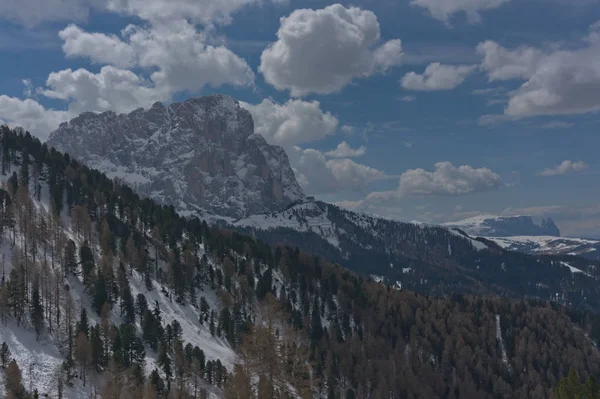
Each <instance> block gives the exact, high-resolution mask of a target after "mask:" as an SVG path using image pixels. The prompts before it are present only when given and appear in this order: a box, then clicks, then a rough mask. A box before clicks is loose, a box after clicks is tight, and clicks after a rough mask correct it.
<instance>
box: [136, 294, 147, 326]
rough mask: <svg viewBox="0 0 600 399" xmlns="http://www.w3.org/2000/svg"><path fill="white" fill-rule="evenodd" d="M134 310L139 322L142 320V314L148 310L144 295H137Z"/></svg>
mask: <svg viewBox="0 0 600 399" xmlns="http://www.w3.org/2000/svg"><path fill="white" fill-rule="evenodd" d="M135 310H136V312H137V314H138V315H139V317H140V320H142V316H143V315H144V312H146V310H148V301H147V300H146V295H144V294H142V293H139V294H137V297H136V298H135Z"/></svg>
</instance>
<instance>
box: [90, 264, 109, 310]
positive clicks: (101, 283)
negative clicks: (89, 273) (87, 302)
mask: <svg viewBox="0 0 600 399" xmlns="http://www.w3.org/2000/svg"><path fill="white" fill-rule="evenodd" d="M107 302H108V287H107V283H106V277H105V275H104V272H103V271H102V270H99V271H98V278H97V279H96V285H95V287H94V298H93V300H92V305H93V307H94V310H95V311H96V313H98V314H101V312H102V307H103V306H104V304H105V303H107Z"/></svg>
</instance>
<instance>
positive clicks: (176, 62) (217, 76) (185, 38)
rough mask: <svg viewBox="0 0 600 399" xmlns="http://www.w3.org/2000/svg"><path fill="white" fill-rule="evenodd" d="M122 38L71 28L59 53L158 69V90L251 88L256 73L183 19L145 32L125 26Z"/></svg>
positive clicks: (155, 77) (63, 34)
mask: <svg viewBox="0 0 600 399" xmlns="http://www.w3.org/2000/svg"><path fill="white" fill-rule="evenodd" d="M122 33H123V39H124V40H122V39H120V38H119V37H117V36H114V35H112V36H107V35H104V34H102V33H87V32H84V31H82V30H81V29H80V28H78V27H77V26H74V25H70V26H68V27H67V28H65V29H64V30H62V31H61V32H60V33H59V35H60V37H61V38H62V39H63V40H64V44H63V50H64V52H65V54H66V55H67V56H69V57H76V56H80V57H87V58H89V59H90V60H91V61H93V62H98V63H102V64H110V65H114V66H117V67H133V66H137V67H141V68H148V69H157V70H156V71H154V72H153V73H152V74H151V75H150V78H151V80H152V82H153V83H154V85H155V86H156V87H160V88H161V90H167V91H171V92H177V91H197V90H200V89H202V88H203V87H204V86H212V87H218V86H221V85H224V84H231V85H234V86H249V85H251V84H252V83H253V81H254V73H253V72H252V69H251V68H250V67H249V66H248V64H247V63H246V61H244V60H243V59H241V58H240V57H238V56H237V55H235V54H234V53H233V52H231V51H230V50H229V49H227V48H226V47H225V46H217V47H215V46H212V45H209V44H207V41H208V38H207V37H206V35H205V34H204V33H201V32H198V31H197V30H196V28H195V27H194V26H193V25H191V24H190V23H188V22H187V21H185V20H180V21H171V22H169V23H166V24H160V23H157V24H154V25H152V26H151V27H149V28H143V27H139V26H135V25H129V26H128V27H127V28H125V29H124V30H123V32H122Z"/></svg>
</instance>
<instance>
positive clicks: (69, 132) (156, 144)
mask: <svg viewBox="0 0 600 399" xmlns="http://www.w3.org/2000/svg"><path fill="white" fill-rule="evenodd" d="M47 144H48V145H49V146H51V147H56V148H57V149H58V150H60V151H63V152H67V153H69V154H70V155H71V156H72V157H75V158H77V159H78V160H80V161H82V162H84V163H85V164H86V165H88V166H90V167H93V168H95V169H98V170H100V171H102V172H104V173H106V174H107V175H108V176H109V177H112V178H119V179H122V180H123V181H125V182H126V183H127V184H128V185H130V186H131V187H133V188H134V189H135V190H136V191H137V192H138V193H139V194H140V195H142V196H148V197H150V198H153V199H154V200H156V201H158V202H160V203H162V204H169V205H174V206H175V207H176V208H177V210H178V211H180V212H182V213H183V214H192V213H194V214H198V213H200V214H202V213H203V212H207V213H208V214H209V215H210V213H212V214H216V215H218V216H225V217H233V218H240V217H244V216H247V215H251V214H254V213H262V212H271V211H279V210H283V209H284V208H285V207H286V206H288V205H289V204H290V203H291V202H293V201H296V200H298V199H300V198H303V197H304V193H303V191H302V189H301V188H300V186H299V184H298V182H297V181H296V177H295V175H294V172H293V170H292V168H291V167H290V164H289V160H288V157H287V155H286V153H285V151H284V150H283V148H281V147H278V146H272V145H269V144H268V143H267V142H266V141H265V139H264V138H263V137H262V136H260V135H258V134H254V123H253V120H252V117H251V115H250V113H249V112H248V111H247V110H245V109H243V108H242V107H240V105H239V103H238V102H237V101H236V100H234V99H233V98H231V97H228V96H223V95H213V96H207V97H201V98H192V99H189V100H186V101H184V102H181V103H174V104H171V105H169V106H167V107H165V106H164V105H162V104H161V103H155V104H154V105H153V106H152V107H151V108H150V109H147V110H145V109H137V110H135V111H133V112H131V113H129V114H120V115H117V114H116V113H114V112H105V113H102V114H95V113H90V112H88V113H83V114H81V115H79V116H78V117H77V118H75V119H73V120H71V121H70V122H66V123H63V124H61V125H60V127H59V128H58V129H57V130H56V131H54V132H53V133H52V134H51V135H50V138H49V139H48V142H47Z"/></svg>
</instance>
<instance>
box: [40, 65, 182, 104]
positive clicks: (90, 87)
mask: <svg viewBox="0 0 600 399" xmlns="http://www.w3.org/2000/svg"><path fill="white" fill-rule="evenodd" d="M46 86H47V89H45V90H42V91H41V94H43V95H44V96H46V97H49V98H54V99H59V100H64V101H67V102H68V103H69V110H70V111H71V112H72V113H74V114H78V113H81V112H84V111H94V112H103V111H108V110H115V111H118V112H130V111H132V110H134V109H136V108H139V107H147V106H149V105H151V104H152V103H154V102H156V101H165V100H168V99H170V95H171V93H170V92H169V91H168V90H164V89H161V88H157V87H154V86H152V85H151V84H150V82H146V81H144V80H143V79H142V78H140V77H139V76H138V75H136V74H135V73H133V72H131V71H129V70H123V69H119V68H115V67H113V66H105V67H102V69H101V70H100V72H99V73H97V74H94V73H92V72H90V71H88V70H86V69H78V70H75V71H73V70H71V69H65V70H62V71H59V72H52V73H51V74H50V75H49V76H48V79H47V80H46Z"/></svg>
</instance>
